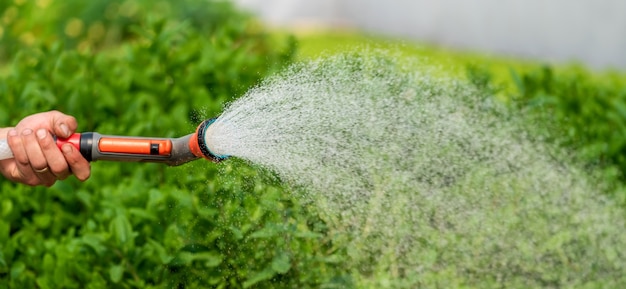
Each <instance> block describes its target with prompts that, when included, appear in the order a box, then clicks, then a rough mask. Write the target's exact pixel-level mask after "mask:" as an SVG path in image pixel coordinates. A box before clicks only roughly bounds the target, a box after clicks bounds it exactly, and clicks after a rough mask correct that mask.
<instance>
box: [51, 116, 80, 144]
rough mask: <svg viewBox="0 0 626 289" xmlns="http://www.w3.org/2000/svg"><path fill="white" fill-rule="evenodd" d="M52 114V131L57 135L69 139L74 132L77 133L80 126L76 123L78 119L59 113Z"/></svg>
mask: <svg viewBox="0 0 626 289" xmlns="http://www.w3.org/2000/svg"><path fill="white" fill-rule="evenodd" d="M50 113H52V114H53V115H52V129H53V133H54V134H55V135H57V136H60V137H63V138H68V137H70V136H71V135H72V134H73V133H74V131H76V127H78V124H77V123H76V119H75V118H74V117H72V116H69V115H67V114H63V113H61V112H58V111H52V112H50Z"/></svg>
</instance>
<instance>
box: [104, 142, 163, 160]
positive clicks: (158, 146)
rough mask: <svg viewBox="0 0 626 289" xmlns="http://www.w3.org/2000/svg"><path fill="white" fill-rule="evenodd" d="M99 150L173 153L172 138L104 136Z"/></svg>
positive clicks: (108, 151)
mask: <svg viewBox="0 0 626 289" xmlns="http://www.w3.org/2000/svg"><path fill="white" fill-rule="evenodd" d="M98 150H100V152H103V153H123V154H140V155H161V156H169V155H170V154H171V153H172V142H171V141H170V140H156V139H139V138H116V137H102V138H100V141H99V142H98Z"/></svg>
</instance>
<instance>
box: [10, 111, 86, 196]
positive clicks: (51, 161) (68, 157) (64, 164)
mask: <svg viewBox="0 0 626 289" xmlns="http://www.w3.org/2000/svg"><path fill="white" fill-rule="evenodd" d="M77 126H78V125H77V123H76V119H75V118H74V117H71V116H69V115H66V114H63V113H61V112H58V111H49V112H43V113H38V114H33V115H31V116H28V117H26V118H24V119H22V120H21V121H20V122H19V123H18V124H17V125H16V126H15V128H13V129H11V130H9V131H8V133H7V140H8V144H9V147H10V148H11V151H13V155H14V158H13V159H7V160H2V161H0V172H1V173H2V174H3V175H4V176H5V177H6V178H8V179H9V180H12V181H14V182H20V183H24V184H27V185H31V186H37V185H44V186H48V187H49V186H52V185H53V184H54V183H55V182H56V181H57V180H64V179H66V178H67V177H68V176H69V175H71V174H74V175H75V176H76V178H77V179H79V180H81V181H84V180H86V179H87V178H89V176H90V174H91V166H90V164H89V162H88V161H87V160H86V159H85V158H84V157H83V156H82V155H81V154H80V152H79V151H78V150H77V149H76V148H74V146H72V145H71V144H64V145H63V147H62V148H61V150H59V148H58V147H57V145H56V143H55V141H54V139H53V138H52V134H54V135H56V136H58V137H62V138H67V137H69V136H71V135H72V134H73V133H74V131H75V130H76V128H77Z"/></svg>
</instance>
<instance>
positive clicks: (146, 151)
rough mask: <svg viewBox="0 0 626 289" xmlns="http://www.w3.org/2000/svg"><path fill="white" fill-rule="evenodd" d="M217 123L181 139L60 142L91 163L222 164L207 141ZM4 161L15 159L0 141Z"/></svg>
mask: <svg viewBox="0 0 626 289" xmlns="http://www.w3.org/2000/svg"><path fill="white" fill-rule="evenodd" d="M214 121H215V119H209V120H205V121H203V122H202V123H201V124H200V125H199V126H198V128H197V130H196V132H194V133H192V134H189V135H186V136H183V137H180V138H151V137H129V136H113V135H102V134H99V133H96V132H83V133H75V134H73V135H72V136H70V137H69V138H57V139H56V143H57V146H58V147H59V148H61V146H63V145H64V144H66V143H69V144H71V145H73V146H74V147H75V148H76V149H78V150H79V151H80V153H81V154H82V155H83V157H85V159H87V160H88V161H97V160H108V161H129V162H151V163H164V164H167V165H170V166H178V165H182V164H184V163H187V162H190V161H193V160H196V159H198V158H204V159H208V160H211V161H213V162H220V161H222V160H224V159H226V158H228V156H222V155H219V156H218V155H214V154H213V153H211V151H210V150H209V149H208V146H207V144H206V141H205V132H206V128H207V127H208V126H209V125H211V123H213V122H214ZM3 147H6V149H0V160H2V159H7V158H12V157H13V154H12V152H11V151H10V150H9V149H8V145H7V143H6V140H0V148H3Z"/></svg>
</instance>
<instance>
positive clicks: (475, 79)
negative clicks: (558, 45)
mask: <svg viewBox="0 0 626 289" xmlns="http://www.w3.org/2000/svg"><path fill="white" fill-rule="evenodd" d="M467 72H468V75H469V79H470V80H471V81H472V83H473V84H474V85H475V86H477V87H479V88H480V89H482V90H488V91H491V92H494V91H498V90H499V89H501V88H502V86H501V85H499V84H498V83H496V82H495V81H494V78H493V76H492V74H491V73H490V72H489V71H488V70H487V69H485V68H484V67H480V66H476V65H473V66H468V67H467ZM510 73H511V74H510V78H511V82H512V83H514V87H515V89H514V91H513V93H512V94H509V95H507V98H508V99H509V100H510V103H511V105H512V108H514V109H516V110H518V111H520V112H522V114H523V115H524V116H525V117H527V118H528V119H529V120H530V122H529V123H530V124H531V126H532V127H530V128H529V130H528V131H530V132H532V133H534V137H536V138H541V139H542V141H548V142H551V143H554V144H557V145H559V146H561V147H563V148H565V149H566V150H567V151H569V152H570V153H569V154H570V155H571V157H572V158H575V159H577V160H579V161H582V162H583V163H584V164H586V165H587V167H588V168H589V169H594V170H595V169H599V170H600V171H602V174H603V177H604V178H605V180H606V181H607V183H609V184H611V186H612V187H614V188H617V189H619V188H620V187H623V186H622V184H623V183H624V181H626V154H625V153H626V80H625V79H624V76H623V75H621V74H619V73H615V72H612V73H610V72H607V73H603V74H600V73H592V72H590V71H588V70H587V69H585V68H582V67H577V66H570V67H566V68H555V67H552V66H549V65H544V66H542V67H537V68H536V69H533V70H529V71H526V72H521V71H518V70H513V69H511V71H510ZM617 197H618V199H620V200H621V199H623V198H624V197H626V195H624V196H622V195H621V194H620V196H617Z"/></svg>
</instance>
